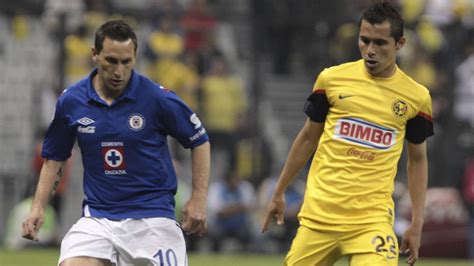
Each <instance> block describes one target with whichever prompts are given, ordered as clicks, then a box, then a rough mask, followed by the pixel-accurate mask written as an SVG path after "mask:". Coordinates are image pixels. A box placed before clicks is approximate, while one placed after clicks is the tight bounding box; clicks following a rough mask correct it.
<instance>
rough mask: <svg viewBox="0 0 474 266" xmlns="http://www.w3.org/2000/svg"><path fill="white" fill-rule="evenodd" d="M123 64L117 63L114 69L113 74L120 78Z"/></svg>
mask: <svg viewBox="0 0 474 266" xmlns="http://www.w3.org/2000/svg"><path fill="white" fill-rule="evenodd" d="M124 68H125V66H124V65H123V64H117V65H116V66H115V69H114V76H115V77H117V78H120V77H121V76H122V74H123V71H124Z"/></svg>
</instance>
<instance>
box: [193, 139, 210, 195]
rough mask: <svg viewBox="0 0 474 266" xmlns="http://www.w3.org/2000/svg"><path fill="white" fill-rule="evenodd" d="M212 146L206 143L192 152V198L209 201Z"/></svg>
mask: <svg viewBox="0 0 474 266" xmlns="http://www.w3.org/2000/svg"><path fill="white" fill-rule="evenodd" d="M210 156H211V151H210V144H209V142H206V143H204V144H202V145H199V146H198V147H196V148H194V149H193V150H192V152H191V160H192V179H193V180H192V195H191V197H192V198H197V199H199V200H202V201H204V202H205V201H206V200H207V190H208V184H209V172H210V167H211V159H210Z"/></svg>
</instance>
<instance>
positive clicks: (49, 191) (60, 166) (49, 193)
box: [31, 160, 65, 212]
mask: <svg viewBox="0 0 474 266" xmlns="http://www.w3.org/2000/svg"><path fill="white" fill-rule="evenodd" d="M64 165H65V164H64V162H58V161H52V160H45V161H44V164H43V167H42V168H41V173H40V176H39V180H38V185H37V188H36V193H35V197H34V200H33V204H32V206H31V209H32V210H34V211H38V212H43V211H44V208H45V206H46V205H47V204H48V201H49V200H50V198H52V197H53V196H54V193H55V192H56V189H57V187H58V184H59V181H60V179H61V177H62V175H63V170H64Z"/></svg>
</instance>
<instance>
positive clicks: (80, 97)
mask: <svg viewBox="0 0 474 266" xmlns="http://www.w3.org/2000/svg"><path fill="white" fill-rule="evenodd" d="M96 74H97V70H94V71H93V72H92V73H91V74H90V75H89V76H88V77H87V78H85V79H83V80H81V81H79V82H78V83H76V84H74V85H72V86H71V87H69V88H68V89H66V90H65V91H64V92H63V94H62V95H61V96H60V97H59V99H58V102H57V104H56V111H55V114H54V119H53V121H52V122H51V124H50V126H49V128H48V132H47V133H46V137H45V140H44V143H43V151H42V156H43V157H44V158H46V159H50V160H55V161H64V160H66V159H68V158H69V157H70V156H71V150H72V147H73V145H74V142H75V139H76V138H77V141H78V144H79V147H80V150H81V154H82V163H83V165H84V194H85V198H84V201H83V216H92V217H105V218H108V219H112V220H120V219H126V218H135V219H138V218H149V217H167V218H171V219H174V205H175V202H174V194H175V193H176V189H177V180H176V174H175V172H174V168H173V165H172V161H171V156H170V153H169V150H168V145H167V136H168V135H169V136H172V137H174V138H176V139H177V140H178V141H179V143H180V144H181V145H182V146H183V147H185V148H193V147H196V146H199V145H200V144H202V143H204V142H206V141H208V136H207V134H206V130H205V129H204V128H203V126H202V124H201V122H200V121H199V119H198V118H197V116H196V114H194V113H193V111H191V110H190V109H189V107H187V106H186V104H184V103H183V101H182V100H181V99H179V98H178V96H176V94H175V93H173V92H171V91H169V90H166V89H164V88H163V87H162V86H160V85H157V84H156V83H153V82H152V81H150V80H149V79H147V78H146V77H144V76H142V75H140V74H138V73H137V72H135V71H134V72H133V73H132V76H131V79H130V81H129V84H128V85H127V87H126V88H125V90H124V92H123V93H122V95H121V96H120V97H119V98H117V99H116V100H115V101H114V102H113V103H112V104H111V105H110V106H109V105H108V104H106V103H105V101H103V100H102V99H101V98H100V97H99V95H98V94H97V93H96V91H95V90H94V88H93V85H92V78H93V77H94V76H95V75H96Z"/></svg>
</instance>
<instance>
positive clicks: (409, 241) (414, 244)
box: [400, 224, 423, 265]
mask: <svg viewBox="0 0 474 266" xmlns="http://www.w3.org/2000/svg"><path fill="white" fill-rule="evenodd" d="M422 228H423V227H422V226H416V225H413V224H411V225H410V226H409V227H408V229H407V230H406V231H405V233H404V234H403V240H402V245H401V246H400V252H401V253H402V254H404V255H406V254H409V255H408V258H407V260H406V263H408V264H410V265H414V264H415V262H416V261H417V260H418V251H419V249H420V243H421V231H422Z"/></svg>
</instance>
